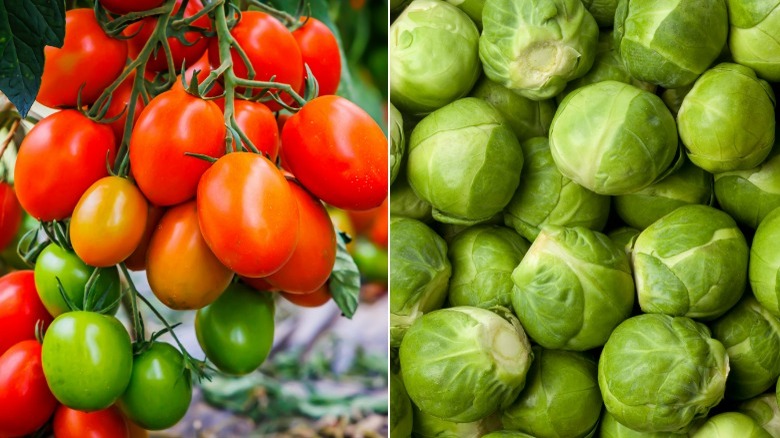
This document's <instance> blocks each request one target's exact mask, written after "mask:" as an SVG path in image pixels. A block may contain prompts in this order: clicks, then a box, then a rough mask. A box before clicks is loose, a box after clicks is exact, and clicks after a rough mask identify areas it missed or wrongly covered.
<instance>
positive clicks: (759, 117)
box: [390, 0, 780, 438]
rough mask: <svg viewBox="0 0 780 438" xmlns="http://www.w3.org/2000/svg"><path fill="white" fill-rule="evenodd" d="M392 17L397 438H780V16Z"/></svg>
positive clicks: (563, 11)
mask: <svg viewBox="0 0 780 438" xmlns="http://www.w3.org/2000/svg"><path fill="white" fill-rule="evenodd" d="M391 13H392V24H391V27H390V34H391V35H390V86H391V92H390V94H391V103H392V105H391V111H390V118H391V131H392V135H391V140H392V143H391V160H390V163H391V170H392V172H391V181H392V186H391V194H390V199H391V202H390V211H391V219H390V236H391V242H390V245H391V248H390V264H391V268H390V269H391V280H390V281H391V285H390V294H391V297H390V311H391V315H390V323H391V328H390V332H391V333H390V336H391V368H392V372H393V373H392V376H391V412H390V416H391V420H390V423H391V436H392V437H393V438H395V437H408V436H417V437H434V436H436V437H445V436H451V437H482V436H485V437H537V438H547V437H552V438H568V437H571V438H580V437H684V436H691V437H697V438H702V437H720V438H726V437H728V438H732V437H735V438H736V437H740V438H742V437H747V438H750V437H780V410H778V401H777V397H776V393H777V391H776V390H777V384H778V377H780V141H776V140H775V125H776V122H777V114H776V111H775V106H776V101H775V93H776V92H778V91H780V0H761V1H759V0H653V1H651V0H448V1H443V0H413V1H409V0H392V1H391ZM773 87H774V90H773Z"/></svg>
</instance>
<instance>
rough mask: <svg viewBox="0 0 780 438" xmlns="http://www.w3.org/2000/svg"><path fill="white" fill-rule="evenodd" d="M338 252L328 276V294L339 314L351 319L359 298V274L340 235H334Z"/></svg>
mask: <svg viewBox="0 0 780 438" xmlns="http://www.w3.org/2000/svg"><path fill="white" fill-rule="evenodd" d="M336 241H337V242H338V251H337V252H336V264H335V265H334V266H333V272H332V273H331V274H330V281H329V283H328V286H329V287H330V293H331V295H333V301H335V302H336V304H338V306H339V309H341V313H343V314H344V316H346V317H347V318H352V315H354V314H355V310H357V306H358V297H359V296H360V272H359V271H358V268H357V265H356V264H355V261H354V260H352V256H351V255H349V253H348V252H347V246H346V244H345V243H344V238H343V237H342V236H341V234H340V233H336Z"/></svg>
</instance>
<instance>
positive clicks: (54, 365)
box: [41, 311, 133, 412]
mask: <svg viewBox="0 0 780 438" xmlns="http://www.w3.org/2000/svg"><path fill="white" fill-rule="evenodd" d="M41 357H42V359H41V360H42V362H43V374H44V375H45V376H46V382H47V383H48V384H49V389H51V392H52V394H54V396H55V397H56V398H57V400H59V401H60V403H62V404H64V405H65V406H68V407H69V408H73V409H78V410H80V411H87V412H92V411H97V410H101V409H105V408H108V407H109V406H111V405H112V404H114V402H115V401H116V400H117V399H118V398H119V397H120V396H121V395H122V393H123V392H124V391H125V388H127V385H128V383H129V382H130V375H131V372H132V368H133V349H132V346H131V344H130V336H129V335H128V334H127V331H126V330H125V328H124V326H122V324H121V323H120V322H119V320H118V319H116V318H115V317H113V316H109V315H101V314H99V313H94V312H85V311H73V312H67V313H63V314H62V315H60V316H58V317H57V318H55V319H54V321H53V322H52V323H51V325H50V326H49V328H48V329H47V330H46V335H45V336H44V338H43V348H42V352H41Z"/></svg>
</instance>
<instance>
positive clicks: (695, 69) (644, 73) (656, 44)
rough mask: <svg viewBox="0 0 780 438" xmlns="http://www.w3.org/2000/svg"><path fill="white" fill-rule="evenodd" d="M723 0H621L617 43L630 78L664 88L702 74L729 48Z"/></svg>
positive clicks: (683, 83) (617, 13)
mask: <svg viewBox="0 0 780 438" xmlns="http://www.w3.org/2000/svg"><path fill="white" fill-rule="evenodd" d="M727 34H728V14H727V13H726V1H725V0H665V1H655V2H649V1H642V0H620V3H619V4H618V7H617V11H616V12H615V44H616V45H617V46H619V47H620V55H621V57H622V58H623V62H624V63H625V65H626V68H627V69H628V71H629V72H631V75H632V76H634V77H635V78H637V79H640V80H643V81H647V82H652V83H654V84H658V85H661V86H663V87H664V88H679V87H684V86H686V85H688V84H690V83H692V82H693V81H695V80H696V78H697V77H698V76H699V75H700V74H702V73H704V71H705V70H706V69H707V67H709V66H710V64H712V62H713V61H715V58H717V57H718V55H719V54H720V52H721V49H722V48H723V46H724V45H725V44H726V36H727Z"/></svg>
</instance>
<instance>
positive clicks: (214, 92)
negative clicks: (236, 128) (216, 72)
mask: <svg viewBox="0 0 780 438" xmlns="http://www.w3.org/2000/svg"><path fill="white" fill-rule="evenodd" d="M196 71H198V72H199V73H198V84H202V83H203V81H204V80H206V77H207V76H208V75H209V73H211V64H210V63H209V54H208V53H205V52H204V53H203V56H201V57H200V58H199V59H198V60H197V61H195V63H194V64H192V65H191V66H189V67H187V69H186V70H185V71H184V80H185V82H186V83H187V86H188V87H189V85H190V81H192V77H193V76H194V75H195V72H196ZM213 84H214V86H213V87H212V88H211V90H209V92H208V93H206V97H216V96H219V95H220V94H222V93H223V92H224V91H225V90H224V89H223V88H222V85H220V83H219V81H214V82H213ZM171 89H172V90H184V85H182V83H181V75H179V77H178V78H176V81H175V82H174V83H173V86H172V87H171ZM219 100H224V99H217V100H215V103H217V105H219V103H218V102H217V101H219ZM222 106H224V104H223V105H221V106H220V111H222Z"/></svg>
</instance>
